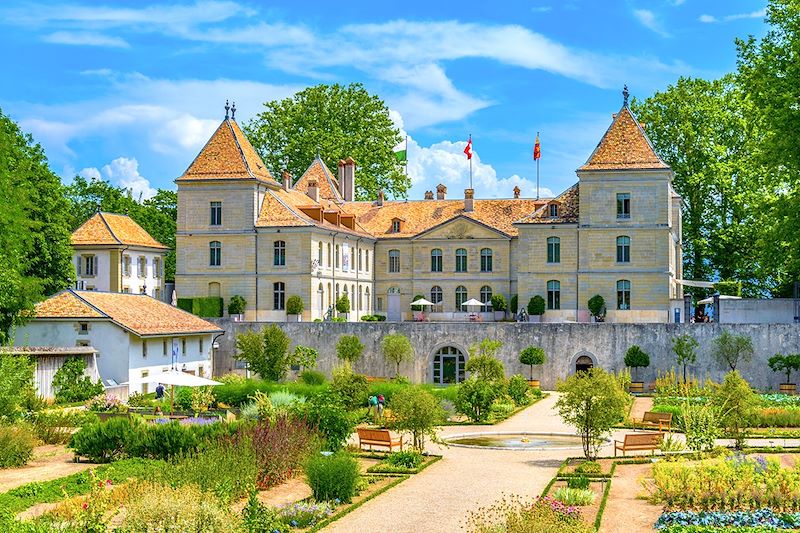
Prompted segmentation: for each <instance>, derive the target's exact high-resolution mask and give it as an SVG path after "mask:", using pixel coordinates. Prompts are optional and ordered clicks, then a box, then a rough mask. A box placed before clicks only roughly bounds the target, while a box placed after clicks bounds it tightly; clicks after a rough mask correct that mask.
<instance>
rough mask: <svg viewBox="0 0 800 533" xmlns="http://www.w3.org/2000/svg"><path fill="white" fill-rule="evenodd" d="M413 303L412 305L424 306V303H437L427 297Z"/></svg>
mask: <svg viewBox="0 0 800 533" xmlns="http://www.w3.org/2000/svg"><path fill="white" fill-rule="evenodd" d="M411 305H412V306H415V305H419V306H423V305H436V304H435V303H433V302H429V301H428V300H426V299H425V298H420V299H419V300H416V301H413V302H411Z"/></svg>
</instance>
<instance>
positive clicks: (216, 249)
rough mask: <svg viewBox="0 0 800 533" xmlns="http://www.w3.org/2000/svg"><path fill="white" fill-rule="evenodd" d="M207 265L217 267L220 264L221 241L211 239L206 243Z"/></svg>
mask: <svg viewBox="0 0 800 533" xmlns="http://www.w3.org/2000/svg"><path fill="white" fill-rule="evenodd" d="M208 252H209V258H208V265H209V266H212V267H218V266H220V265H222V243H221V242H219V241H211V242H210V243H208Z"/></svg>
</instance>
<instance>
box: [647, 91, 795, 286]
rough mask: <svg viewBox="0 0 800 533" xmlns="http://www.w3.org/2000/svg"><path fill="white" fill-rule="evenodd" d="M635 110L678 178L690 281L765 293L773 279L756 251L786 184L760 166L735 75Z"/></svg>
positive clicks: (755, 129)
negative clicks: (769, 210)
mask: <svg viewBox="0 0 800 533" xmlns="http://www.w3.org/2000/svg"><path fill="white" fill-rule="evenodd" d="M633 108H634V109H635V111H636V113H637V115H638V118H639V120H642V121H643V122H644V123H645V124H646V125H647V135H648V137H649V138H650V141H651V142H652V143H653V146H654V147H655V149H656V152H658V154H659V155H660V156H661V157H662V159H664V161H665V162H666V163H667V164H668V165H669V166H670V167H671V168H672V170H673V172H674V173H675V179H674V181H673V185H674V187H675V190H676V191H677V192H678V194H680V195H681V198H682V200H683V202H682V209H683V246H684V255H683V257H684V276H685V277H686V279H698V280H704V279H711V278H713V277H719V278H722V279H741V280H743V281H744V282H745V293H746V295H751V296H755V295H759V294H762V293H763V292H764V290H765V283H766V282H767V280H768V278H769V276H771V275H772V273H767V272H766V271H765V270H763V269H760V268H755V269H754V268H753V257H754V255H755V254H754V251H753V248H754V243H758V242H759V240H760V236H761V235H762V234H763V228H764V224H762V219H763V218H764V209H763V205H764V203H765V202H769V201H770V199H771V198H773V197H774V195H775V191H776V190H777V187H779V186H780V184H779V183H778V182H776V181H775V180H774V179H773V177H772V176H770V175H769V174H767V173H765V172H764V169H763V168H762V165H761V164H760V163H761V160H762V155H761V145H762V139H763V137H764V133H763V128H762V127H761V125H760V120H758V118H757V117H756V116H755V115H756V113H755V109H754V108H753V105H752V103H751V99H750V98H748V97H747V96H746V94H745V93H744V92H743V91H742V90H741V88H740V86H739V84H738V83H737V79H736V78H735V77H734V76H733V75H727V76H724V77H723V78H721V79H719V80H714V81H707V80H703V79H691V78H680V79H679V80H678V82H677V83H676V84H675V85H671V86H669V87H668V88H667V89H666V90H665V91H662V92H656V93H655V94H654V95H653V96H651V97H650V98H647V99H646V100H644V101H643V102H638V101H634V103H633ZM756 266H757V267H758V265H756ZM700 294H703V293H700Z"/></svg>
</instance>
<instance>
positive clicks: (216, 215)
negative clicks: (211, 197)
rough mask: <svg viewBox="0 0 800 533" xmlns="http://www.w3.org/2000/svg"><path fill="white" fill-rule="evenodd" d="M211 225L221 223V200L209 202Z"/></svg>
mask: <svg viewBox="0 0 800 533" xmlns="http://www.w3.org/2000/svg"><path fill="white" fill-rule="evenodd" d="M210 225H212V226H221V225H222V202H211V223H210Z"/></svg>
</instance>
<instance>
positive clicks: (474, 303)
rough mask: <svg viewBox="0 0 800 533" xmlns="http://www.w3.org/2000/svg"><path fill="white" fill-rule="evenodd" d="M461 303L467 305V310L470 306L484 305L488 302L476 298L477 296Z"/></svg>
mask: <svg viewBox="0 0 800 533" xmlns="http://www.w3.org/2000/svg"><path fill="white" fill-rule="evenodd" d="M461 305H462V307H466V308H467V311H469V308H470V307H483V306H484V305H486V304H485V303H483V302H481V301H479V300H476V299H475V298H470V299H469V300H467V301H466V302H464V303H463V304H461Z"/></svg>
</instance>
